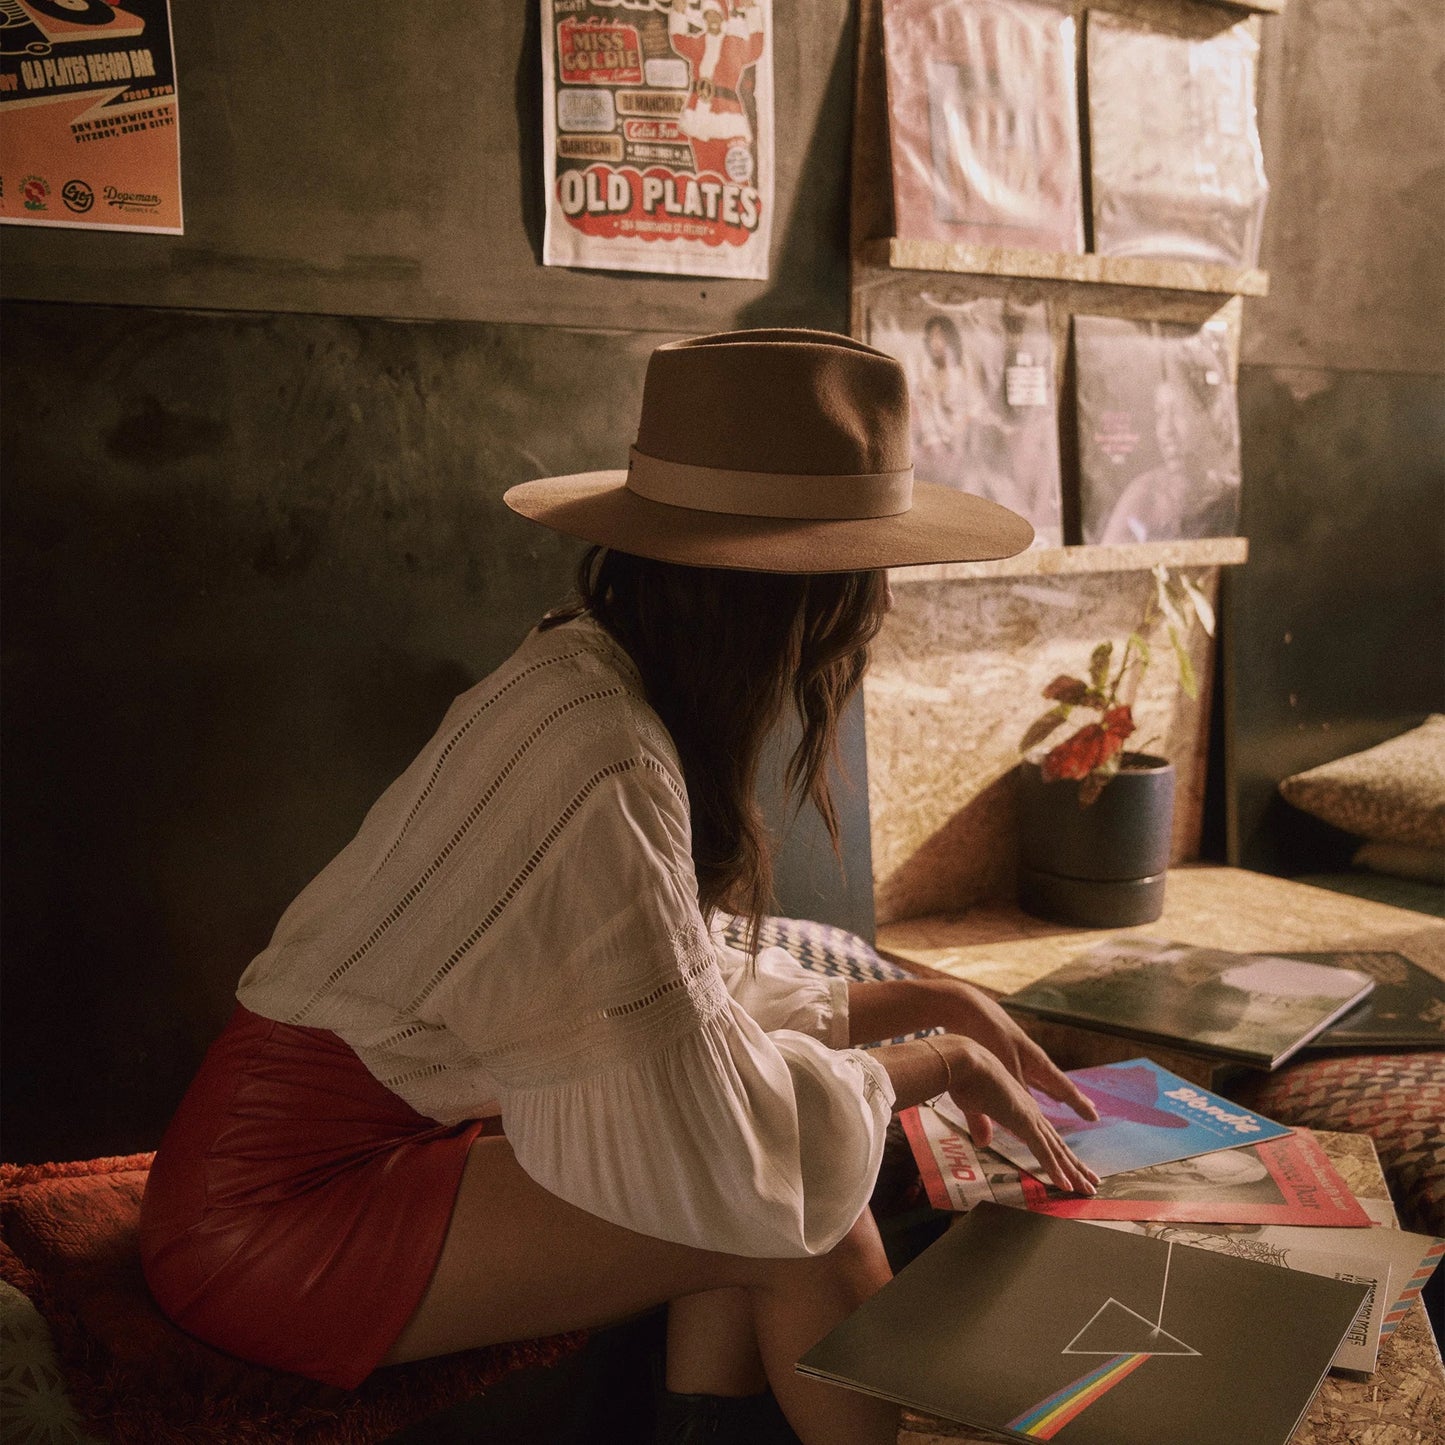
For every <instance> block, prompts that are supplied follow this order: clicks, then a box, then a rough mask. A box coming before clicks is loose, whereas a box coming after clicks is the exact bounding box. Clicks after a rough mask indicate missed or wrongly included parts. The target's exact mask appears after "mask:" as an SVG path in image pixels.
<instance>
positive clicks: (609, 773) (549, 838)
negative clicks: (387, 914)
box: [401, 758, 666, 1016]
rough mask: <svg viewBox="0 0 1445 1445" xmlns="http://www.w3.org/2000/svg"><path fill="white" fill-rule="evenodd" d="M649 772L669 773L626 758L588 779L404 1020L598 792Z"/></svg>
mask: <svg viewBox="0 0 1445 1445" xmlns="http://www.w3.org/2000/svg"><path fill="white" fill-rule="evenodd" d="M640 767H641V768H648V769H650V770H651V771H653V772H655V773H657V774H659V775H660V776H663V777H666V773H665V771H664V769H663V768H662V766H661V765H660V764H659V763H656V762H654V761H653V760H652V759H651V758H625V759H623V760H622V761H621V762H617V763H609V764H608V765H607V766H606V767H605V768H599V769H598V770H597V771H596V772H595V773H593V774H592V776H591V777H590V778H588V780H587V782H586V783H585V784H583V786H582V787H581V788H580V789H579V790H578V792H577V794H576V796H575V797H574V798H573V799H572V801H571V802H570V803H568V804H567V806H566V807H565V808H564V809H563V810H562V814H561V816H560V817H559V818H558V819H557V821H556V822H555V823H553V824H552V826H551V827H550V828H548V829H547V831H546V833H545V834H543V836H542V841H541V842H540V843H539V844H538V845H537V846H536V848H534V849H533V850H532V853H531V856H530V857H529V858H528V859H527V861H526V862H525V863H524V864H522V866H521V868H520V869H519V870H518V872H517V875H516V877H515V878H513V879H512V881H511V882H510V883H509V884H508V885H507V886H506V888H505V889H504V890H503V892H502V895H501V897H500V898H498V899H497V901H496V902H495V903H493V904H492V906H491V908H489V909H488V910H487V913H486V916H485V917H484V918H483V919H482V921H481V922H480V923H479V924H478V925H477V926H476V927H475V928H474V929H473V930H472V931H471V932H470V933H469V934H468V935H467V936H466V937H465V938H464V939H463V940H462V941H461V943H459V944H458V945H457V946H456V948H454V949H453V950H452V952H451V953H450V954H449V955H448V957H447V961H446V962H445V963H444V964H442V966H441V967H440V968H439V969H438V970H437V971H436V973H434V974H433V975H432V977H431V979H430V980H429V981H428V982H427V984H426V986H425V987H424V988H423V989H422V990H421V992H420V993H418V994H417V995H416V997H415V998H413V999H412V1000H411V1002H410V1003H408V1004H407V1005H406V1007H405V1008H403V1009H402V1010H401V1013H402V1015H403V1016H405V1015H407V1014H412V1013H415V1012H416V1011H417V1009H419V1008H420V1007H421V1006H422V1004H424V1003H425V1002H426V1001H427V999H429V998H430V997H431V995H432V994H433V993H434V992H435V991H436V990H437V988H438V987H440V985H441V983H442V982H443V980H444V979H445V978H446V976H447V975H448V974H449V973H450V972H451V971H452V969H454V968H455V967H456V966H457V964H458V963H460V962H461V960H462V959H463V958H465V957H466V955H467V954H468V953H469V952H470V951H471V950H472V949H473V948H474V947H475V946H476V944H477V943H478V942H479V941H480V940H481V938H482V936H483V934H485V933H486V932H487V930H488V929H490V928H491V927H492V925H493V924H494V923H496V921H497V920H498V919H499V918H500V917H501V916H502V914H503V913H505V912H506V910H507V906H508V905H509V904H510V903H511V902H512V900H513V899H514V898H515V897H516V896H517V894H519V893H520V892H521V891H522V888H523V887H524V886H525V884H526V882H527V879H528V878H530V877H531V876H532V874H533V873H534V872H535V871H536V870H537V868H538V866H539V865H540V864H541V862H542V860H543V859H544V858H546V856H547V854H548V853H549V852H551V850H552V847H553V845H554V844H555V843H556V842H557V840H558V839H559V838H560V837H561V836H562V834H563V832H564V831H565V829H566V827H567V824H568V823H570V822H571V821H572V819H573V818H574V817H575V816H576V815H577V812H578V810H579V809H580V808H581V807H582V805H583V804H584V803H585V802H586V801H587V799H588V798H590V797H591V796H592V794H593V793H594V792H596V791H597V789H598V788H599V787H600V786H601V785H602V784H603V783H604V782H606V781H607V779H609V778H615V777H620V776H621V775H622V774H623V773H630V772H632V771H634V770H635V769H637V768H640Z"/></svg>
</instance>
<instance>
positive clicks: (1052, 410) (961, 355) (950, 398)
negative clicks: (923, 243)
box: [864, 281, 1064, 547]
mask: <svg viewBox="0 0 1445 1445" xmlns="http://www.w3.org/2000/svg"><path fill="white" fill-rule="evenodd" d="M864 315H865V322H866V332H867V340H868V342H869V344H870V345H872V346H876V347H878V348H879V349H880V350H882V351H886V352H888V353H889V354H890V355H892V356H895V357H897V358H898V360H899V361H900V362H901V363H902V365H903V369H904V371H905V372H906V373H907V375H908V392H909V400H910V403H911V413H912V426H913V470H914V473H915V474H916V475H917V476H918V477H919V478H920V479H921V480H923V481H928V482H938V483H940V484H942V485H943V486H946V487H956V488H957V489H958V490H960V491H965V492H973V493H975V494H977V495H978V496H982V497H988V498H989V499H990V500H991V501H995V502H1001V503H1002V504H1003V505H1004V506H1006V507H1011V508H1013V510H1014V511H1016V512H1018V513H1020V514H1021V515H1022V516H1025V517H1027V518H1028V519H1029V521H1030V522H1032V523H1033V525H1034V545H1035V546H1036V547H1058V546H1062V545H1063V540H1064V524H1063V497H1062V492H1061V489H1060V484H1059V419H1058V404H1057V398H1056V396H1055V389H1054V343H1053V338H1052V336H1051V335H1050V332H1049V321H1048V312H1047V308H1046V307H1045V306H1044V304H1043V303H1042V302H1038V303H1036V304H1034V305H1026V304H1021V303H1018V302H1012V301H1005V300H1003V299H1002V298H1000V297H991V296H989V297H977V298H974V299H972V300H966V301H954V300H948V299H946V298H945V297H942V296H936V295H934V294H933V293H931V292H928V291H922V292H920V291H919V290H918V289H917V286H916V283H914V284H909V283H908V282H906V281H905V282H897V281H891V282H887V283H885V284H884V285H882V286H880V287H877V288H875V289H874V290H873V291H871V292H870V293H869V295H868V297H867V300H866V303H865V313H864Z"/></svg>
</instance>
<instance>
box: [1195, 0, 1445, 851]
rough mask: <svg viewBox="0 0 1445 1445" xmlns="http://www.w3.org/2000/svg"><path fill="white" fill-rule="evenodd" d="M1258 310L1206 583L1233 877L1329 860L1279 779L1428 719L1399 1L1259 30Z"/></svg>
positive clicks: (1436, 375)
mask: <svg viewBox="0 0 1445 1445" xmlns="http://www.w3.org/2000/svg"><path fill="white" fill-rule="evenodd" d="M1263 72H1264V73H1263V111H1264V113H1263V118H1262V119H1263V128H1264V138H1265V149H1266V160H1267V166H1268V173H1269V176H1270V181H1271V186H1272V196H1271V200H1270V209H1269V215H1268V220H1267V224H1266V229H1265V240H1264V264H1265V266H1266V267H1268V269H1269V272H1270V278H1271V280H1270V294H1269V296H1268V297H1267V298H1265V299H1263V300H1257V301H1254V300H1252V301H1248V302H1247V303H1246V306H1245V318H1244V362H1245V365H1244V366H1243V367H1242V368H1241V372H1240V379H1239V388H1240V407H1241V420H1242V430H1243V437H1244V520H1243V530H1244V532H1245V533H1246V535H1247V536H1248V537H1249V539H1250V562H1249V564H1248V565H1247V566H1246V567H1244V568H1242V569H1237V570H1231V572H1230V574H1229V575H1228V576H1227V578H1226V585H1227V589H1228V606H1227V617H1226V639H1225V667H1224V669H1223V670H1222V671H1223V677H1224V683H1225V692H1226V703H1227V711H1228V715H1229V718H1230V738H1229V743H1230V755H1231V759H1230V760H1231V767H1230V778H1229V783H1230V786H1229V789H1228V800H1227V801H1228V810H1227V812H1228V816H1227V818H1226V819H1224V820H1223V821H1224V822H1225V824H1226V825H1227V832H1226V843H1227V849H1228V855H1229V857H1230V858H1231V859H1232V860H1233V861H1240V862H1243V863H1244V864H1245V865H1246V866H1250V867H1258V868H1264V869H1267V870H1270V871H1278V872H1283V873H1290V872H1301V871H1310V870H1311V869H1312V868H1315V867H1319V866H1323V865H1328V864H1334V863H1337V862H1339V861H1341V854H1340V852H1339V848H1338V846H1336V847H1335V848H1334V850H1333V851H1331V844H1334V845H1339V844H1342V843H1343V840H1342V839H1338V838H1335V839H1331V838H1329V837H1328V836H1326V835H1325V834H1323V833H1322V832H1321V831H1320V830H1319V829H1316V828H1312V827H1310V826H1308V824H1307V823H1306V822H1305V820H1304V819H1303V817H1302V815H1300V814H1298V813H1296V812H1295V811H1294V810H1293V809H1290V808H1288V807H1287V806H1286V805H1285V804H1284V803H1283V801H1282V800H1280V799H1279V798H1278V797H1277V796H1276V794H1275V787H1276V784H1277V783H1278V781H1279V779H1280V778H1282V777H1285V776H1288V775H1289V774H1290V773H1292V772H1296V771H1298V770H1300V769H1302V768H1307V767H1311V766H1313V765H1315V764H1316V763H1320V762H1324V761H1326V760H1328V759H1330V758H1333V757H1339V756H1342V755H1343V754H1345V753H1348V752H1353V751H1355V750H1356V749H1358V748H1362V747H1367V746H1370V745H1372V744H1373V743H1376V742H1379V741H1382V740H1383V739H1384V738H1386V737H1390V736H1392V735H1393V734H1395V733H1397V732H1401V731H1403V730H1404V729H1405V728H1407V727H1410V726H1412V725H1413V724H1414V723H1417V722H1419V721H1420V719H1421V718H1422V717H1423V716H1424V715H1425V714H1426V713H1427V712H1431V711H1438V710H1439V709H1440V708H1442V707H1445V558H1442V541H1445V326H1442V325H1441V318H1442V316H1445V265H1442V263H1441V256H1442V255H1445V165H1442V163H1441V158H1442V144H1445V122H1442V119H1441V117H1442V115H1445V27H1442V26H1441V24H1440V15H1439V11H1438V9H1437V8H1436V7H1432V6H1429V5H1412V4H1410V3H1408V0H1358V3H1352V0H1307V3H1296V0H1291V3H1290V5H1289V6H1288V8H1287V9H1286V12H1285V14H1284V16H1283V18H1282V19H1278V20H1267V21H1266V22H1265V48H1264V66H1263Z"/></svg>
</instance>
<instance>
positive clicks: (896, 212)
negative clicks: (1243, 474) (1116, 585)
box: [852, 0, 1277, 577]
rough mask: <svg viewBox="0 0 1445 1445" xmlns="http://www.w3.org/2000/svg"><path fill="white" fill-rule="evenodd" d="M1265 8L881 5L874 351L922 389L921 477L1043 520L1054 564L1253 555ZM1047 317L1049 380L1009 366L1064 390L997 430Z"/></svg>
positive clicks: (1040, 1)
mask: <svg viewBox="0 0 1445 1445" xmlns="http://www.w3.org/2000/svg"><path fill="white" fill-rule="evenodd" d="M1116 5H1117V6H1118V9H1119V10H1120V11H1122V12H1123V13H1110V11H1111V10H1112V9H1113V8H1114V7H1115V6H1116ZM1240 8H1241V7H1227V6H1224V5H1221V4H1214V3H1209V0H1137V3H1129V4H1126V3H1123V0H1101V5H1100V6H1092V5H1091V6H1089V7H1088V8H1087V10H1086V8H1085V6H1084V4H1083V0H864V3H863V5H862V14H861V17H860V35H859V46H860V50H859V69H858V102H857V112H858V113H857V123H856V125H855V140H854V175H853V188H852V192H853V198H854V199H853V226H852V231H853V257H854V278H853V280H854V288H853V294H854V307H853V330H854V334H855V335H857V336H859V337H860V339H862V340H865V341H869V342H871V343H872V344H874V345H877V346H880V347H882V348H883V349H885V350H889V351H892V352H894V353H895V354H897V355H898V356H899V357H900V359H902V360H903V361H904V363H905V365H906V366H908V368H909V374H910V380H911V383H912V387H913V400H914V404H915V410H916V412H917V413H918V424H917V428H916V435H915V447H916V451H917V466H918V475H919V476H921V477H925V478H927V479H929V480H937V481H942V482H944V483H945V484H947V485H953V486H963V487H967V488H968V489H970V490H975V491H979V492H982V493H983V494H984V495H987V496H991V497H994V498H996V499H998V500H1001V501H1004V502H1006V503H1008V504H1009V505H1011V506H1015V507H1017V508H1018V509H1019V510H1021V511H1023V512H1025V513H1026V515H1028V516H1029V517H1030V518H1031V520H1033V521H1034V523H1035V528H1036V531H1037V532H1038V537H1039V540H1038V542H1037V543H1036V545H1037V546H1041V547H1046V548H1047V547H1057V546H1059V545H1062V544H1069V545H1079V544H1083V545H1102V546H1115V547H1117V546H1125V547H1137V546H1139V545H1140V544H1145V545H1154V544H1165V543H1169V544H1177V543H1180V542H1189V541H1197V540H1204V539H1214V538H1231V537H1234V536H1236V534H1237V533H1238V530H1239V517H1240V496H1241V486H1240V463H1239V423H1238V417H1237V413H1236V402H1235V390H1234V389H1235V377H1236V372H1237V366H1238V357H1239V343H1240V322H1241V315H1242V309H1241V298H1242V296H1244V295H1245V294H1262V293H1263V291H1264V289H1265V286H1266V278H1265V276H1264V275H1263V273H1262V272H1260V271H1258V270H1257V269H1256V267H1257V264H1258V260H1259V251H1260V240H1261V236H1262V232H1263V224H1264V214H1265V207H1266V202H1267V199H1268V192H1269V187H1268V182H1267V180H1266V177H1265V172H1264V164H1263V152H1262V149H1261V145H1260V137H1259V131H1258V124H1257V118H1256V103H1255V86H1256V75H1257V71H1258V56H1259V47H1260V33H1261V31H1260V21H1259V19H1258V18H1257V17H1256V16H1247V17H1245V18H1241V14H1240ZM1242 8H1244V9H1249V8H1255V7H1253V6H1251V5H1248V4H1246V5H1245V6H1244V7H1242ZM1257 8H1259V9H1261V10H1272V9H1275V8H1277V6H1276V5H1275V4H1274V3H1273V0H1258V6H1257ZM1086 172H1087V174H1086ZM1022 316H1027V318H1028V327H1029V332H1030V344H1029V346H1028V347H1027V348H1023V347H1019V348H1018V349H1019V350H1023V351H1024V352H1025V354H1026V355H1027V357H1028V361H1027V362H1023V363H1017V362H1010V361H1008V360H1005V362H1004V363H1003V364H1004V366H1005V367H1008V366H1013V367H1015V368H1017V367H1019V366H1023V367H1038V366H1040V365H1043V366H1046V367H1048V368H1049V370H1050V377H1049V380H1050V383H1051V384H1050V385H1049V386H1048V387H1047V388H1039V387H1038V386H1037V385H1036V384H1035V385H1033V387H1032V389H1031V391H1030V392H1029V395H1031V396H1032V397H1039V396H1040V395H1042V396H1043V400H1042V401H1030V402H1028V403H1022V404H1021V403H1018V402H1016V401H1014V402H1010V401H1008V400H1007V398H1006V399H1005V402H1004V403H1003V405H1000V404H999V403H997V402H995V401H989V404H988V405H985V404H984V402H983V400H982V399H981V397H982V393H984V392H986V391H992V392H995V393H996V392H997V391H998V390H999V387H998V384H997V381H996V380H995V379H994V377H993V376H992V375H977V376H969V375H968V372H969V370H970V368H973V369H974V370H975V371H978V372H981V373H984V372H987V371H988V369H989V368H990V367H994V368H996V367H997V366H998V362H997V360H996V358H997V356H998V353H999V352H1000V350H1002V349H1004V347H1005V345H1008V344H1011V342H1012V337H1011V336H1010V335H1008V334H1007V333H1006V335H1005V340H1004V341H1002V342H1001V341H1000V327H1001V326H1003V325H1005V324H1006V321H1007V319H1008V318H1019V317H1022ZM1000 318H1005V321H1001V320H1000ZM965 322H966V323H967V326H965V324H964V323H965ZM1045 335H1046V336H1047V340H1048V344H1047V345H1045V344H1044V343H1043V337H1044V336H1045ZM960 343H963V344H962V346H961V357H962V359H961V360H953V359H952V357H953V356H955V355H957V354H958V353H959V352H960ZM950 373H959V374H958V375H953V374H950ZM1019 374H1020V375H1022V374H1023V373H1022V372H1020V373H1019ZM968 391H972V392H974V393H975V396H974V397H973V399H972V400H971V401H970V402H969V403H968V404H964V403H963V402H962V401H961V400H957V401H955V402H954V404H951V405H950V404H949V398H950V396H953V397H955V398H961V397H962V395H963V394H964V393H965V392H968ZM1020 405H1029V406H1037V407H1039V408H1040V410H1039V412H1038V413H1037V414H1034V415H1031V416H1029V417H1028V418H1026V419H1025V418H1022V417H1021V416H1019V415H1017V414H1016V413H1015V414H1014V415H1012V416H1010V414H1009V408H1017V407H1019V406H1020ZM1046 415H1047V418H1048V420H1049V422H1050V423H1051V425H1052V426H1053V427H1054V429H1055V445H1054V447H1053V448H1052V449H1048V448H1045V447H1044V446H1043V445H1042V444H1041V441H1040V439H1039V433H1041V431H1042V429H1043V426H1044V421H1045V416H1046ZM1010 420H1011V421H1013V422H1015V423H1017V425H1015V426H1013V427H1011V428H1009V427H1006V426H1005V425H1004V423H1005V422H1007V421H1010ZM1002 431H1007V432H1008V433H1009V437H1010V440H1009V441H1007V442H1005V441H1002V440H1001V439H1000V433H1001V432H1002ZM1055 459H1056V460H1055ZM1055 467H1056V468H1057V481H1055V480H1054V477H1053V472H1054V469H1055ZM1055 492H1056V493H1057V495H1055ZM1171 555H1173V556H1176V557H1177V556H1179V555H1183V554H1180V553H1178V552H1177V550H1176V552H1175V553H1174V554H1171ZM1198 555H1199V556H1200V557H1201V558H1207V559H1208V561H1209V562H1211V563H1214V562H1218V561H1220V560H1224V561H1235V560H1243V549H1240V553H1239V555H1238V556H1235V555H1233V554H1230V553H1227V552H1224V551H1222V550H1220V549H1217V548H1216V549H1213V550H1201V551H1199V552H1198ZM1117 560H1118V559H1116V561H1117ZM1153 560H1158V558H1157V555H1154V556H1153ZM1123 565H1128V563H1127V559H1126V560H1125V561H1124V563H1123ZM1136 565H1139V566H1141V567H1142V566H1146V565H1151V562H1150V560H1149V558H1147V557H1146V556H1145V554H1144V553H1140V554H1139V559H1138V562H1137V563H1136ZM958 575H959V576H961V577H963V576H967V575H970V574H968V572H967V571H966V569H959V572H958Z"/></svg>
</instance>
